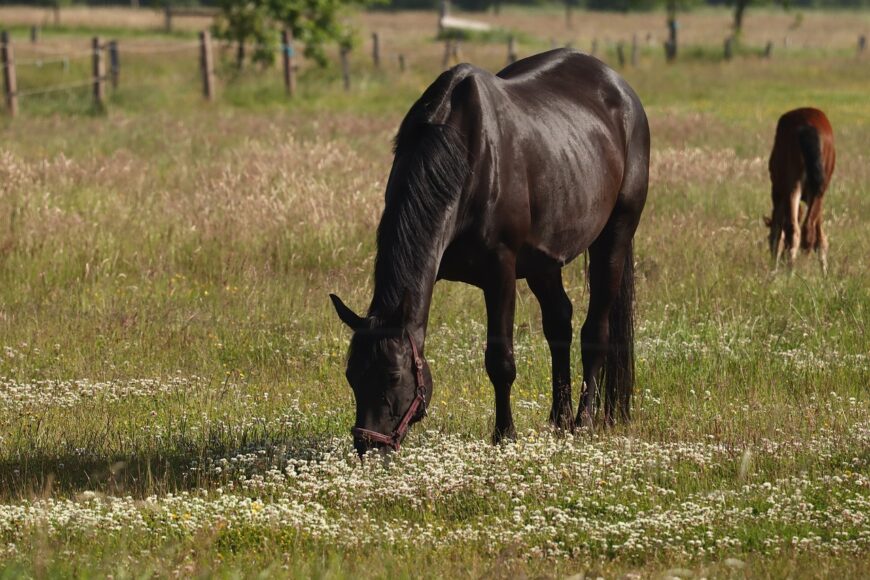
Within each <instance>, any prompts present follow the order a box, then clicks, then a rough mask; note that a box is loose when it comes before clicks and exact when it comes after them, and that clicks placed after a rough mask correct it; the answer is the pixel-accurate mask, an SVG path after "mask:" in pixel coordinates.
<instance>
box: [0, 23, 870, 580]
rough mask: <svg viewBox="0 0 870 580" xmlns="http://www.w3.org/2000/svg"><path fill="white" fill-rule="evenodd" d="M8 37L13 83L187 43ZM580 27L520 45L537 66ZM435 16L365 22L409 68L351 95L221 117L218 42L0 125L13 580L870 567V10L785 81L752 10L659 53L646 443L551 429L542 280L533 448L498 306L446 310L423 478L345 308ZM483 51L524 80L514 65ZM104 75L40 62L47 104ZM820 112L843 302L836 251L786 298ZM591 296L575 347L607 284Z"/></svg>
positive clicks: (533, 26)
mask: <svg viewBox="0 0 870 580" xmlns="http://www.w3.org/2000/svg"><path fill="white" fill-rule="evenodd" d="M15 10H18V12H14V11H7V10H5V9H4V10H0V21H2V22H6V23H13V24H15V25H16V26H18V27H17V28H13V33H14V34H15V35H16V40H17V42H18V45H17V54H18V58H20V59H30V58H34V57H35V55H36V51H38V50H47V49H46V47H48V48H51V47H54V49H55V51H57V52H63V51H67V52H69V51H72V50H76V49H77V47H78V48H81V47H84V48H87V42H88V37H89V35H90V34H91V33H92V32H93V27H94V26H107V27H112V28H111V34H105V36H110V35H115V36H118V37H119V38H120V39H121V42H122V55H123V54H125V53H124V52H123V46H124V42H126V43H127V46H130V47H136V48H139V49H143V50H144V49H145V48H148V47H151V46H170V44H169V43H177V44H179V43H184V42H187V41H188V40H189V39H190V38H192V37H190V36H185V35H186V34H189V33H186V32H184V31H182V32H180V33H178V34H177V35H175V36H172V37H167V36H163V35H161V34H159V33H157V32H148V31H147V30H146V31H143V30H140V29H137V28H135V26H136V25H138V23H139V21H138V20H136V19H137V18H142V17H141V16H138V15H136V14H134V15H133V16H132V17H131V16H129V14H127V13H128V12H129V11H122V12H124V13H125V18H132V20H131V21H124V22H116V21H113V20H111V14H112V12H111V11H107V12H105V13H101V14H103V15H102V16H101V18H103V19H104V20H97V21H96V24H94V21H88V20H87V19H84V17H83V20H82V21H80V22H79V21H74V22H71V23H70V24H69V25H68V26H67V27H66V28H64V29H62V30H58V31H52V30H51V29H46V30H45V31H44V45H42V46H41V47H40V46H37V47H31V46H28V45H27V43H26V42H24V39H25V33H26V29H25V28H24V26H25V25H26V24H28V23H29V21H28V20H27V12H26V11H23V10H19V9H15ZM559 15H560V13H559V12H557V11H552V12H547V11H542V12H541V13H536V12H535V13H520V12H514V11H508V12H507V14H505V15H504V16H503V17H502V18H504V19H505V20H507V21H509V22H510V23H511V24H510V26H511V27H512V28H513V29H515V30H517V31H521V32H523V33H524V35H525V36H524V37H523V38H524V40H523V42H522V43H521V48H522V50H523V51H524V52H525V53H528V52H531V51H533V50H540V49H544V48H546V47H548V46H549V42H550V40H549V39H550V36H551V35H552V34H551V33H550V32H549V31H551V30H554V29H555V27H556V26H557V24H556V22H558V20H557V19H558V18H559ZM577 17H578V21H582V22H583V23H584V24H583V26H589V27H590V28H589V30H590V31H591V30H597V31H609V30H612V31H613V32H601V33H600V34H601V38H602V56H603V57H604V58H606V59H608V60H609V61H610V62H614V60H615V59H614V58H613V52H612V50H613V46H612V44H606V43H605V42H604V41H605V38H610V39H611V40H615V39H617V38H620V37H621V34H622V32H619V31H620V30H624V31H626V32H627V31H631V30H636V29H638V28H640V29H641V30H645V29H643V28H642V25H641V23H642V22H646V23H647V25H648V27H649V29H650V30H652V29H653V27H654V26H655V27H660V28H661V29H663V28H664V26H663V16H662V15H660V14H654V15H642V16H630V17H627V16H612V15H589V14H584V13H579V14H578V15H577ZM488 18H493V17H488ZM747 18H748V23H749V24H750V25H751V26H753V27H757V29H755V30H780V29H783V30H785V29H788V27H789V23H790V22H791V21H792V20H794V16H793V15H788V14H777V13H772V12H755V11H751V12H750V13H749V14H748V16H747ZM619 19H623V20H621V21H620V20H619ZM433 20H434V18H432V17H430V16H429V15H425V16H424V15H420V14H417V15H413V14H412V15H400V16H397V15H388V14H376V15H363V16H361V17H360V22H361V24H360V27H361V28H360V30H361V33H360V37H361V38H365V37H366V34H367V31H368V30H371V29H378V30H389V31H395V38H396V40H395V43H394V44H391V42H393V41H391V40H387V42H386V43H385V51H387V52H388V53H389V54H391V55H395V54H396V52H397V51H400V50H401V51H403V52H405V53H406V54H407V55H408V59H409V63H410V65H411V66H410V69H409V70H408V72H407V73H405V74H404V75H399V74H398V72H397V71H396V70H395V66H393V64H392V61H388V62H390V63H391V64H390V66H391V67H392V68H391V69H389V70H385V71H380V72H378V71H374V70H372V69H371V67H370V66H369V65H368V63H367V62H366V61H367V58H366V56H367V55H366V51H365V50H360V51H357V53H356V54H355V56H354V71H355V72H354V86H353V90H352V91H351V92H350V93H349V94H345V93H344V92H343V91H342V90H341V81H340V77H339V74H338V72H337V71H335V70H332V69H330V70H326V71H318V70H313V69H311V68H310V67H307V68H305V69H304V70H303V72H302V78H301V80H300V87H301V95H300V96H299V98H298V99H296V100H295V101H294V102H292V103H288V102H287V101H286V99H285V98H284V96H283V89H282V87H281V85H280V75H279V73H278V71H276V70H274V69H272V70H265V71H258V70H250V71H247V72H243V73H240V74H235V73H233V72H232V71H231V70H230V69H229V68H228V67H222V68H221V74H220V77H221V95H220V98H219V100H218V102H216V103H213V104H210V105H205V104H203V103H202V101H201V97H200V96H199V81H198V77H197V74H198V72H197V61H196V50H195V49H192V50H180V51H179V52H178V53H174V54H176V56H175V57H173V58H166V57H165V56H160V55H148V54H134V53H133V51H132V50H131V51H128V53H126V56H124V57H123V58H124V60H123V62H124V69H123V70H124V72H123V73H122V74H123V75H124V76H123V77H122V83H121V87H120V88H119V89H118V90H117V91H116V92H115V93H113V94H112V95H111V96H110V99H109V103H108V107H107V111H106V112H104V113H100V112H95V111H93V110H91V106H90V103H89V96H88V93H87V89H86V88H85V89H84V90H74V91H71V92H69V93H53V94H50V95H45V96H39V97H37V96H34V97H31V98H30V99H27V98H23V99H22V103H21V108H22V114H21V116H20V117H19V118H17V119H15V120H9V119H8V118H5V117H3V118H0V138H2V140H0V346H2V351H0V497H2V505H0V566H2V568H3V571H4V575H8V576H17V575H20V574H28V575H32V576H36V577H44V576H54V575H75V576H105V575H109V574H111V575H112V576H113V577H116V578H118V577H131V576H135V577H139V576H149V575H159V576H185V577H187V576H209V575H222V576H224V575H225V576H235V575H241V576H257V575H263V576H273V575H274V576H282V575H286V576H294V577H309V576H316V577H324V578H327V577H328V578H333V577H337V578H341V577H360V576H365V577H385V578H386V577H389V578H404V577H409V578H410V577H419V576H426V577H442V576H443V577H454V576H478V577H494V578H502V577H504V578H509V577H510V578H513V577H524V576H533V577H537V576H542V577H562V576H572V575H578V574H579V575H585V577H593V578H594V577H598V576H603V577H606V578H610V577H613V578H618V577H653V578H659V577H669V576H678V577H690V576H694V577H724V578H744V577H748V578H768V577H770V578H784V577H795V578H804V577H807V578H809V577H854V578H861V577H867V576H868V575H870V566H868V564H867V561H868V557H870V336H868V324H870V235H868V234H870V227H868V223H870V103H868V100H867V95H868V93H870V61H868V60H863V61H861V60H857V59H856V58H855V56H854V39H855V38H856V36H857V34H858V33H860V32H861V30H862V27H863V30H866V28H867V23H868V20H867V16H866V15H865V14H848V13H845V14H843V13H830V14H826V13H808V14H807V15H806V17H805V18H804V20H803V24H802V26H801V28H799V29H798V30H797V31H794V32H792V34H793V35H801V34H804V32H805V31H812V32H806V35H807V36H806V39H804V40H800V41H799V42H797V41H796V42H794V43H793V44H792V46H791V48H789V49H788V50H785V49H782V50H780V48H777V50H776V51H775V53H774V59H773V60H771V61H765V60H762V59H759V58H756V57H754V56H751V55H747V56H741V57H739V58H737V59H736V60H735V61H733V62H730V63H723V62H720V61H719V60H718V54H717V53H715V52H714V51H715V50H718V47H719V45H720V44H721V41H720V37H719V36H716V37H715V38H714V33H715V34H719V32H718V31H720V29H719V28H715V27H714V26H713V24H709V23H711V22H722V23H727V21H728V13H727V12H725V11H711V12H706V11H705V12H702V13H699V14H697V15H690V16H687V17H686V20H685V21H686V22H688V23H689V24H691V23H697V24H698V26H701V24H702V23H708V24H705V26H709V27H710V29H709V30H710V33H708V34H706V35H705V36H704V38H703V39H702V38H701V37H699V38H698V42H697V43H696V44H694V45H693V46H690V47H687V48H686V50H687V53H688V54H689V55H690V57H689V58H686V59H684V60H683V61H682V62H680V63H678V64H676V65H673V66H665V64H664V62H663V59H662V55H661V52H662V51H661V49H660V48H658V42H659V41H655V43H654V44H652V45H651V46H648V47H646V46H645V47H644V50H643V52H642V59H641V62H640V65H639V66H638V67H636V68H628V69H626V70H625V71H624V74H625V76H626V77H627V78H628V79H629V81H630V82H631V83H632V84H633V86H634V87H635V88H636V89H637V91H638V93H639V94H640V96H641V98H642V100H643V101H644V103H645V105H646V107H647V111H648V114H649V117H650V122H651V128H652V134H653V153H652V167H651V191H650V195H649V201H648V204H647V208H646V211H645V214H644V217H643V220H642V222H641V226H640V229H639V231H638V235H637V238H636V259H637V270H638V272H639V281H638V305H637V308H638V316H637V318H638V328H637V340H638V344H637V348H638V361H637V375H638V383H639V384H638V389H637V398H636V407H635V413H634V416H635V420H634V422H633V423H632V424H631V425H629V426H626V427H620V428H618V429H616V430H613V431H609V432H600V433H596V434H594V435H588V434H580V433H578V434H575V435H574V436H559V435H558V434H555V433H552V432H550V431H549V430H548V428H547V424H546V416H547V413H548V409H549V397H550V394H549V393H550V386H549V367H550V362H549V355H548V351H547V347H546V343H545V341H544V338H543V336H542V331H541V324H540V314H539V312H538V309H537V306H536V303H535V301H534V299H533V298H532V296H531V294H530V293H529V291H528V290H527V288H526V287H525V285H524V284H521V285H520V286H521V288H520V291H519V298H518V312H517V329H516V342H517V344H516V353H517V365H518V379H517V382H516V383H515V385H514V389H513V403H514V414H515V418H516V420H517V428H518V430H519V431H520V436H519V439H518V441H516V442H515V443H512V444H507V445H504V446H500V447H493V446H491V445H489V444H488V440H489V435H490V433H491V430H492V422H493V403H492V387H491V386H490V384H489V380H488V378H487V377H486V373H485V371H484V368H483V345H484V342H485V316H484V308H483V300H482V296H481V295H480V293H479V292H478V291H476V290H474V289H472V288H469V287H465V286H461V285H456V284H451V283H441V284H439V285H438V286H437V287H436V295H435V303H434V307H433V311H432V314H431V322H430V335H429V341H428V343H427V353H426V354H427V358H428V360H429V362H430V364H431V366H432V370H433V373H434V378H435V400H434V402H433V405H432V407H431V413H430V417H429V418H428V419H426V420H425V422H424V423H422V424H420V425H418V426H417V427H415V428H414V429H413V431H412V433H411V435H410V436H409V439H408V442H407V445H406V447H404V448H403V450H402V453H401V454H400V455H398V456H396V457H392V458H390V459H388V460H384V461H369V462H366V463H365V464H364V465H361V464H360V462H359V461H358V459H356V457H355V454H354V451H353V449H352V446H351V438H350V436H349V434H348V428H349V427H350V425H351V423H352V420H353V398H352V394H351V391H350V389H349V388H348V387H347V384H346V382H345V379H344V376H343V371H344V356H345V352H346V348H347V344H348V339H349V336H348V333H347V332H346V329H345V328H344V327H343V326H342V325H341V323H340V322H339V321H338V319H337V318H336V316H335V314H334V312H333V311H332V308H331V306H330V304H329V301H328V299H327V294H328V293H329V292H337V293H338V294H340V295H341V296H342V297H343V298H344V299H345V301H346V302H347V303H348V304H349V305H351V306H352V307H354V308H355V309H356V310H364V309H365V306H366V305H367V302H368V300H369V298H370V293H371V272H372V267H373V256H374V230H375V228H376V226H377V223H378V218H379V215H380V211H381V209H382V204H383V188H384V184H385V181H386V178H387V175H388V172H389V168H390V163H391V155H390V141H391V138H392V136H393V134H394V133H395V131H396V129H397V127H398V124H399V122H400V120H401V118H402V116H403V114H404V113H405V112H406V111H407V109H408V107H409V106H410V104H411V103H412V102H413V100H414V99H415V98H416V97H417V96H418V95H419V94H420V92H421V91H422V90H423V88H425V86H426V85H427V84H428V82H430V81H431V79H433V78H434V76H435V75H436V74H437V73H438V71H439V70H440V59H441V51H442V50H443V48H442V46H441V45H439V44H437V43H435V42H432V41H431V39H432V35H433V34H434V30H433V29H434V22H433ZM626 21H631V22H637V23H638V24H637V25H636V26H635V25H632V26H627V25H626V24H625V22H626ZM660 21H661V22H660ZM131 22H132V23H131ZM814 23H816V24H818V26H816V27H813V26H811V25H812V24H814ZM689 24H687V25H686V26H689ZM578 25H579V24H578ZM620 26H623V27H624V28H619V27H620ZM128 27H130V28H129V30H128ZM765 27H766V28H765ZM819 29H823V30H827V33H826V34H823V33H820V32H818V30H819ZM560 30H561V29H560ZM714 31H716V32H714ZM721 32H722V35H721V36H722V37H724V33H725V25H724V24H723V25H722V27H721ZM640 33H641V34H643V33H642V32H640ZM385 34H386V33H385ZM688 34H689V33H688V32H687V35H688ZM590 36H591V34H587V33H582V32H581V33H580V40H578V46H580V45H582V46H584V47H586V45H587V44H588V42H589V39H590ZM659 36H662V34H659ZM386 38H387V39H390V38H392V36H389V35H387V36H386ZM753 38H754V39H755V40H753V42H756V43H762V42H763V41H764V35H763V34H761V33H759V34H757V36H754V37H752V36H751V35H750V40H751V39H753ZM711 39H713V40H711ZM564 40H565V39H561V41H564ZM702 40H703V41H704V42H702ZM816 41H818V42H816ZM747 42H749V41H747ZM463 54H464V57H465V58H466V59H468V60H470V61H472V62H475V63H477V64H480V65H482V66H484V67H486V68H489V69H490V70H496V69H497V68H499V66H500V65H501V64H502V61H503V59H504V55H505V50H504V45H503V44H502V43H500V42H499V43H483V42H479V43H471V42H470V43H465V44H464V45H463ZM87 66H88V63H87V61H86V60H85V61H83V62H79V61H74V62H71V64H70V70H69V71H67V72H66V73H62V72H61V71H60V70H59V69H55V68H51V67H48V66H45V67H42V68H35V67H31V68H30V69H29V70H25V69H24V68H22V72H21V73H20V75H19V84H20V86H21V87H22V89H24V88H26V87H31V88H33V87H39V86H48V85H50V84H52V83H55V82H59V80H62V79H64V78H80V77H78V76H76V75H83V76H85V77H86V75H87V74H88V72H87V70H88V69H87ZM64 74H65V75H67V76H66V77H63V76H62V75H64ZM803 105H814V106H818V107H820V108H822V109H824V110H825V111H827V112H828V114H829V117H830V119H831V121H832V124H833V126H834V130H835V134H836V140H837V147H838V165H837V169H836V171H835V174H834V179H833V184H832V188H831V190H830V191H829V193H828V199H827V201H826V222H825V223H826V226H827V231H828V234H829V237H830V242H831V250H830V273H829V276H828V277H826V278H825V277H822V275H821V274H820V272H819V269H818V266H817V264H816V263H815V261H814V260H813V259H812V257H803V258H802V259H801V260H800V262H799V264H798V267H797V268H796V271H795V273H794V275H792V276H788V275H785V274H784V273H780V274H778V275H773V274H771V272H770V269H769V262H768V256H767V254H766V243H765V234H766V232H765V229H764V227H763V224H762V215H764V214H766V213H769V211H770V208H769V185H768V177H767V168H766V165H767V155H768V153H769V149H770V146H771V144H772V140H773V131H774V127H775V124H776V119H777V117H778V115H779V114H781V113H782V112H784V111H786V110H788V109H789V108H793V107H796V106H803ZM565 275H566V283H567V284H568V287H569V288H568V292H569V294H570V296H571V297H572V299H573V301H574V304H575V313H576V314H575V327H576V328H577V329H579V325H580V324H581V322H582V318H583V316H584V314H585V301H586V299H587V295H586V291H585V284H584V280H583V274H582V265H581V264H580V263H575V264H572V265H571V266H569V267H568V268H567V269H566V273H565ZM574 351H575V353H574V354H575V368H576V363H577V362H579V361H578V360H576V359H578V358H579V348H576V347H575V349H574ZM575 403H576V396H575Z"/></svg>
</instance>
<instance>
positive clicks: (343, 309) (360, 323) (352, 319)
mask: <svg viewBox="0 0 870 580" xmlns="http://www.w3.org/2000/svg"><path fill="white" fill-rule="evenodd" d="M329 297H330V298H331V299H332V305H333V306H335V312H336V313H337V314H338V317H339V318H340V319H341V321H342V322H344V323H345V324H347V325H348V326H349V327H350V328H351V330H353V331H357V330H359V329H361V328H363V327H364V326H365V319H364V318H362V317H360V316H359V315H357V313H356V312H354V311H353V310H351V309H350V308H348V307H347V306H345V304H344V302H342V301H341V298H339V297H338V296H336V295H335V294H330V295H329Z"/></svg>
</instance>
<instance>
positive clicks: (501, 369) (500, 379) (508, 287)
mask: <svg viewBox="0 0 870 580" xmlns="http://www.w3.org/2000/svg"><path fill="white" fill-rule="evenodd" d="M489 280H490V282H489V284H488V285H487V286H486V287H485V288H484V290H483V293H484V298H485V300H486V317H487V337H486V357H485V359H486V372H487V374H488V375H489V380H490V381H492V385H493V387H495V432H494V433H493V435H492V440H493V442H494V443H499V442H500V441H502V440H503V439H514V438H516V429H515V428H514V419H513V415H512V414H511V386H512V385H513V383H514V379H516V377H517V367H516V363H515V362H514V307H515V305H516V283H517V282H516V256H515V255H514V254H513V253H512V252H510V251H509V250H502V251H499V253H498V254H497V256H496V259H495V263H494V265H493V271H492V272H491V273H490V276H489Z"/></svg>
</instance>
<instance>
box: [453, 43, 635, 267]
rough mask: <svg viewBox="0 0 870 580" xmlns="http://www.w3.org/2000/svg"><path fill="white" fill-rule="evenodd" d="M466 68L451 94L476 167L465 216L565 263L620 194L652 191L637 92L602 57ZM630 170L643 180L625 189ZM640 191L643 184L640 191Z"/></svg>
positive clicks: (552, 56) (489, 232)
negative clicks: (494, 72) (494, 68)
mask: <svg viewBox="0 0 870 580" xmlns="http://www.w3.org/2000/svg"><path fill="white" fill-rule="evenodd" d="M468 72H469V71H468V70H467V69H463V70H461V71H458V73H457V74H462V75H463V78H462V80H461V81H460V82H459V83H457V84H456V85H455V90H454V93H453V96H452V99H451V102H452V103H453V105H454V110H453V111H452V114H453V115H454V121H453V122H454V123H456V124H458V125H459V129H460V131H461V132H463V133H465V134H466V135H468V138H469V142H468V148H469V151H470V153H471V155H472V157H474V158H475V160H476V163H477V166H476V167H474V170H473V172H472V175H473V177H472V181H471V184H470V187H469V189H470V191H469V194H468V195H469V197H470V199H471V201H470V203H471V205H472V207H473V209H472V210H471V211H469V212H467V215H469V216H472V219H473V220H474V221H475V223H473V224H466V225H467V226H468V227H469V228H472V229H474V230H476V231H482V232H485V234H486V237H487V238H488V239H492V240H500V241H501V242H504V241H505V240H508V243H509V244H512V245H513V246H514V247H515V248H514V249H523V250H524V251H523V255H526V254H527V253H528V250H534V252H533V255H538V256H539V255H541V254H543V255H546V256H548V257H549V258H551V259H553V260H555V261H556V262H559V263H566V262H568V261H570V260H572V259H573V258H575V257H576V256H577V255H579V254H580V253H582V252H583V251H584V250H585V249H586V248H588V247H589V245H590V244H591V243H592V242H593V241H594V240H595V239H596V238H597V237H598V235H599V233H600V232H601V231H602V229H603V228H604V226H605V224H606V223H607V221H608V219H609V218H610V215H611V213H612V212H613V211H614V208H615V207H616V206H617V204H618V203H619V200H620V195H622V194H623V192H624V191H628V192H629V193H627V194H626V195H633V196H634V198H635V199H634V200H633V205H634V207H635V208H636V211H637V212H638V213H639V212H640V210H641V209H642V207H643V201H644V199H645V196H646V177H647V172H648V164H649V127H648V123H647V119H646V115H645V113H644V111H643V107H642V106H641V104H640V100H639V99H638V97H637V95H636V94H635V93H634V91H633V90H632V89H631V88H630V87H629V86H628V84H627V83H626V82H625V81H624V80H623V79H622V78H621V77H620V76H619V75H618V74H617V73H616V72H614V71H613V70H611V69H610V68H608V67H607V66H606V65H605V64H604V63H602V62H601V61H599V60H598V59H595V58H593V57H591V56H588V55H585V54H582V53H579V52H576V51H570V50H564V49H563V50H555V51H549V52H546V53H541V54H539V55H535V56H532V57H529V58H526V59H523V60H521V61H517V62H516V63H513V64H512V65H510V66H508V67H506V68H505V69H503V70H502V71H500V72H499V73H498V74H497V75H492V74H490V73H487V72H485V71H481V70H479V69H477V70H474V71H471V72H470V74H467V73H468ZM627 176H632V179H635V180H637V181H643V183H642V184H640V185H638V186H637V187H630V188H624V187H623V185H624V182H625V180H626V177H627ZM635 192H637V193H635ZM641 192H642V193H641Z"/></svg>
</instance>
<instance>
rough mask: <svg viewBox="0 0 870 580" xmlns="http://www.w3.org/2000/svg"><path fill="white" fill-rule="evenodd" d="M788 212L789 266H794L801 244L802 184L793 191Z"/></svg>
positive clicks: (791, 267)
mask: <svg viewBox="0 0 870 580" xmlns="http://www.w3.org/2000/svg"><path fill="white" fill-rule="evenodd" d="M788 204H789V205H788V214H787V215H786V218H785V224H784V225H785V227H784V228H783V229H784V230H785V247H786V248H787V249H788V268H789V270H791V269H793V268H794V263H795V260H796V258H797V253H798V248H800V245H801V231H800V222H799V218H800V205H801V186H800V184H798V185H797V186H796V187H795V188H794V190H793V191H792V192H791V196H790V197H789V200H788Z"/></svg>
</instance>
